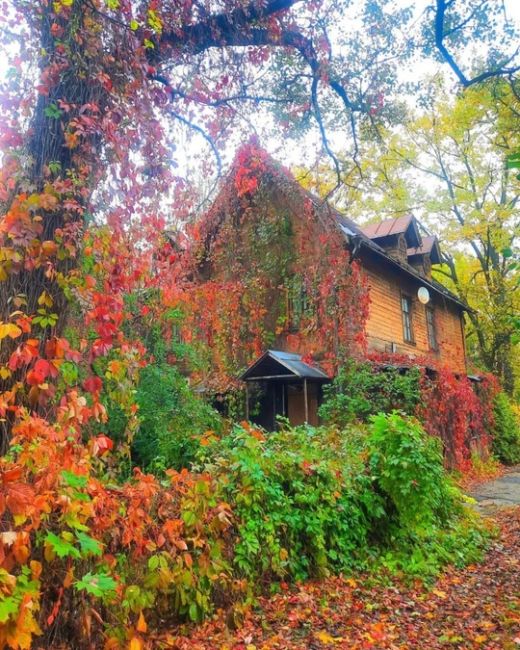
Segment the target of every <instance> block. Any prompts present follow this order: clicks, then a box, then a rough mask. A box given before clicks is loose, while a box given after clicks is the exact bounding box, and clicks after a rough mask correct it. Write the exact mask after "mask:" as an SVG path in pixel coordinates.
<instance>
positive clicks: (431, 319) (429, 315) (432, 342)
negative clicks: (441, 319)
mask: <svg viewBox="0 0 520 650" xmlns="http://www.w3.org/2000/svg"><path fill="white" fill-rule="evenodd" d="M426 327H427V329H428V345H429V346H430V350H437V349H438V345H437V331H436V328H435V312H434V311H433V308H432V307H426Z"/></svg>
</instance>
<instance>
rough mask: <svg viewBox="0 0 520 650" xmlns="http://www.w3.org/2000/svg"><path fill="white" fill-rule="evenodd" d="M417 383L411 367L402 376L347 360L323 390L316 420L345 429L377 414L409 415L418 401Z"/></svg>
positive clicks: (417, 375)
mask: <svg viewBox="0 0 520 650" xmlns="http://www.w3.org/2000/svg"><path fill="white" fill-rule="evenodd" d="M419 379H420V370H419V369H418V368H415V367H411V368H407V369H406V371H405V372H403V371H402V370H401V369H399V368H395V367H392V366H390V365H387V366H380V365H376V364H373V363H370V362H358V361H355V360H350V361H348V362H347V363H346V364H345V365H344V366H343V367H342V368H341V369H340V371H339V372H338V375H337V376H336V378H335V379H334V382H333V383H332V384H331V385H330V386H326V387H325V401H324V403H323V404H322V406H321V408H320V417H322V418H323V420H324V421H325V422H329V423H330V422H333V423H335V424H338V425H339V426H346V425H348V424H350V423H351V422H354V421H356V420H359V421H361V422H367V421H368V419H369V417H370V416H371V415H375V414H376V413H380V412H383V413H390V412H391V411H393V410H400V411H403V412H404V413H408V414H410V415H411V414H413V413H414V412H415V409H416V407H417V405H418V403H419V400H420V387H419Z"/></svg>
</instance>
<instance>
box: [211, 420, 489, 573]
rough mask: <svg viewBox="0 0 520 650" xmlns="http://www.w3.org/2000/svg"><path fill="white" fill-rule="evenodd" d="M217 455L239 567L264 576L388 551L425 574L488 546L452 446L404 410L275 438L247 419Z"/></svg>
mask: <svg viewBox="0 0 520 650" xmlns="http://www.w3.org/2000/svg"><path fill="white" fill-rule="evenodd" d="M206 454H207V456H206V463H207V464H206V468H207V470H208V472H209V473H211V474H212V475H214V476H215V477H216V480H217V483H218V484H219V485H220V486H221V489H222V490H223V494H222V497H223V498H224V500H225V501H227V502H229V503H231V504H232V508H233V513H234V521H235V534H236V541H235V545H234V564H235V568H236V571H237V572H238V574H239V575H241V576H245V577H247V578H248V579H249V580H250V581H252V582H254V583H263V584H269V583H271V581H273V580H279V579H284V580H300V579H304V578H308V577H311V576H321V575H323V574H326V573H328V572H337V571H344V570H348V569H352V568H353V567H357V568H363V567H365V566H366V565H367V563H373V562H374V561H376V560H377V558H379V559H380V560H381V561H384V563H385V564H386V565H388V566H390V565H391V564H392V563H394V566H396V567H399V568H401V569H404V570H405V571H407V572H411V573H416V574H419V575H423V576H424V575H428V574H433V573H435V571H437V570H438V568H439V566H441V565H442V564H444V563H446V562H453V563H460V562H462V561H464V559H465V558H467V557H470V558H471V559H475V558H476V557H477V555H478V552H479V549H480V548H481V546H482V543H483V536H482V534H481V533H479V532H476V531H477V527H475V526H474V525H472V524H471V522H470V521H469V519H468V515H467V514H466V513H465V511H464V508H463V507H462V496H461V494H460V493H459V492H458V490H457V488H456V487H454V485H453V484H452V483H451V480H450V479H449V477H448V475H447V474H446V472H445V470H444V468H443V465H442V454H441V451H440V442H439V441H438V440H436V439H433V438H431V437H430V436H428V435H427V434H426V433H425V432H424V430H423V429H422V427H421V426H420V424H419V423H418V422H417V421H416V420H410V419H407V418H403V417H402V416H400V415H398V414H396V413H394V414H391V415H383V414H381V415H379V416H377V417H376V418H375V419H374V421H373V422H372V423H371V424H370V425H369V427H368V429H367V428H356V429H353V428H352V427H350V429H348V430H339V429H337V428H334V427H322V428H320V429H314V428H313V427H309V426H302V427H297V428H284V429H282V430H281V431H279V432H276V433H273V434H267V435H264V434H263V433H262V432H261V431H258V430H256V429H251V428H250V427H249V426H246V425H244V426H242V427H235V429H234V430H233V431H232V432H231V434H230V435H229V436H227V437H226V438H224V439H223V440H222V441H219V442H218V443H215V444H214V445H213V446H212V447H211V446H210V447H208V448H207V449H206ZM472 536H473V537H474V538H473V539H472ZM407 558H410V562H408V561H407ZM412 558H413V560H412Z"/></svg>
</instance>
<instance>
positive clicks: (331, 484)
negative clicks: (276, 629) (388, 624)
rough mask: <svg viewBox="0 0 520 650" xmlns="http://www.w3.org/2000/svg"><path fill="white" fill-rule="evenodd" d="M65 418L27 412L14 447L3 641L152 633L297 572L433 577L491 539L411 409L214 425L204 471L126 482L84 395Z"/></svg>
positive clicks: (4, 514) (7, 484)
mask: <svg viewBox="0 0 520 650" xmlns="http://www.w3.org/2000/svg"><path fill="white" fill-rule="evenodd" d="M78 414H79V417H81V409H78ZM59 417H60V420H59V424H56V425H54V426H51V425H49V424H48V423H46V422H45V421H43V420H41V419H38V418H35V417H27V418H26V419H25V420H24V421H23V422H22V423H20V424H18V425H17V426H16V428H15V430H14V438H13V443H12V447H11V450H10V452H9V453H8V454H7V455H6V456H5V457H3V458H1V459H0V472H1V474H2V483H1V484H0V518H1V524H2V530H3V531H4V532H3V533H2V545H0V551H1V553H3V556H2V557H1V559H2V566H3V567H4V568H2V569H1V570H0V589H1V592H2V599H1V601H0V646H2V647H4V646H7V647H12V648H20V647H29V646H30V643H31V639H32V637H37V636H40V635H41V634H43V635H44V636H43V638H42V639H40V640H39V641H38V644H39V645H41V646H42V647H51V645H52V643H54V642H55V641H56V640H57V639H69V640H70V639H74V641H75V642H76V641H77V644H76V645H75V647H78V648H80V647H92V646H93V645H94V639H100V638H101V636H102V635H103V637H104V640H105V643H106V645H107V647H113V648H115V647H127V646H128V644H129V641H130V642H131V643H130V645H132V644H133V645H132V647H144V637H145V635H146V633H147V630H149V631H152V630H154V629H157V627H160V626H164V621H169V622H170V623H171V624H175V623H179V622H181V621H183V620H186V619H188V620H192V621H199V620H201V619H202V618H203V616H204V615H206V614H208V613H209V612H211V611H212V609H213V608H214V607H215V606H216V605H217V604H218V605H226V604H229V603H230V601H231V600H233V599H236V598H237V597H238V598H244V595H245V594H247V593H249V594H254V593H255V592H258V591H259V589H261V588H263V589H264V590H267V589H268V588H269V587H275V586H276V585H277V583H279V582H280V581H281V580H285V581H293V580H301V579H305V578H307V577H314V576H323V575H327V574H328V573H332V572H339V571H348V570H353V569H356V570H357V569H362V568H369V567H370V568H374V567H378V566H380V565H381V564H383V565H384V566H385V567H389V568H391V569H392V570H399V571H405V572H406V573H408V574H412V575H417V576H421V577H425V576H428V575H431V574H434V573H435V571H437V570H438V569H439V567H440V566H441V565H443V564H445V563H448V562H449V563H461V562H464V561H468V560H471V561H473V560H474V559H476V558H477V557H478V553H479V551H480V549H481V548H482V546H483V543H484V538H485V537H484V534H483V533H482V532H481V530H480V529H479V527H478V526H477V525H475V522H473V521H471V519H469V518H468V515H467V514H466V513H465V512H464V509H463V508H462V506H461V501H460V499H461V497H460V494H459V493H458V492H457V491H456V490H455V489H454V488H453V487H452V486H451V484H450V483H449V479H448V477H447V474H446V473H445V471H444V470H443V468H442V464H441V457H440V453H439V449H438V443H437V441H435V440H434V439H432V438H429V437H428V436H427V435H426V434H425V433H424V431H423V430H422V429H421V427H420V426H419V425H418V423H417V422H416V421H410V420H407V419H405V418H403V417H401V416H400V415H397V414H392V415H389V416H386V415H379V416H377V417H376V418H375V419H374V421H373V423H372V424H370V425H369V426H368V428H353V427H351V428H350V429H346V430H339V429H337V428H335V427H328V428H321V429H314V428H312V427H309V426H302V427H297V428H289V427H285V428H283V429H282V430H281V431H279V432H277V433H274V434H272V435H269V434H264V433H263V432H262V431H259V430H257V429H254V428H251V427H249V425H243V426H236V427H235V428H234V429H233V430H232V431H231V432H230V433H229V434H227V435H225V436H224V437H223V438H221V439H220V440H218V439H217V437H216V436H215V435H206V436H204V437H203V438H202V440H203V444H201V445H200V447H199V450H198V452H197V456H198V462H199V463H201V464H202V463H203V464H204V465H205V467H204V471H203V472H199V473H193V472H189V471H187V470H185V469H184V470H182V471H181V472H176V471H173V470H169V471H167V472H166V475H165V477H163V479H162V480H161V481H159V480H158V479H157V478H155V477H153V476H151V475H145V474H142V473H141V472H140V471H139V470H134V476H133V478H131V479H129V480H124V481H122V482H120V483H119V484H118V483H116V482H115V480H114V479H113V478H112V477H111V476H110V474H109V473H107V471H106V466H105V464H104V458H105V456H106V455H109V454H110V451H108V450H107V447H106V446H105V447H102V446H100V445H99V444H97V445H96V440H91V441H90V442H89V444H88V445H85V444H84V443H82V442H81V441H80V439H79V437H75V436H74V435H72V434H71V428H70V426H71V425H70V422H71V412H70V410H69V409H68V408H64V409H63V410H62V411H60V413H59ZM98 443H99V441H98ZM85 626H87V627H85ZM85 629H88V630H89V634H88V638H86V637H85V633H84V631H85ZM20 639H24V644H23V645H22V644H20V642H19V641H20ZM81 639H84V643H83V644H82V642H81Z"/></svg>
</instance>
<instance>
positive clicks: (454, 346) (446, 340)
mask: <svg viewBox="0 0 520 650" xmlns="http://www.w3.org/2000/svg"><path fill="white" fill-rule="evenodd" d="M363 267H364V269H365V272H366V274H367V277H368V281H369V285H370V311H369V317H368V321H367V327H366V331H367V339H368V350H369V352H370V351H371V352H374V351H379V352H391V351H395V352H398V353H403V354H409V355H414V356H428V357H431V358H432V359H434V360H437V361H440V362H441V363H443V364H446V365H447V366H448V367H450V368H451V369H452V370H454V371H455V372H466V359H465V348H464V335H463V320H462V318H463V317H462V313H463V312H462V310H461V309H459V308H458V307H457V306H456V305H454V304H453V303H452V302H451V301H448V300H444V299H443V298H441V297H440V296H438V295H437V294H433V292H432V291H431V290H430V296H431V300H430V303H429V305H428V306H430V307H433V309H434V314H435V324H436V331H437V342H438V350H437V351H434V350H431V349H430V346H429V343H428V333H427V325H426V307H425V306H424V305H422V304H421V303H420V302H419V301H418V299H417V290H418V288H419V287H420V286H421V282H420V280H414V279H412V278H410V279H408V278H406V276H405V275H404V274H403V273H399V272H398V271H396V270H394V269H393V268H392V267H391V265H390V264H388V265H385V264H384V262H380V261H377V262H375V261H374V260H370V259H364V260H363ZM402 293H405V294H407V295H409V296H410V297H411V298H412V300H413V303H412V304H413V307H412V324H413V332H414V339H415V341H414V343H413V344H410V343H406V342H405V341H404V335H403V317H402V312H401V294H402ZM392 344H394V346H393V347H394V350H392Z"/></svg>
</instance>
